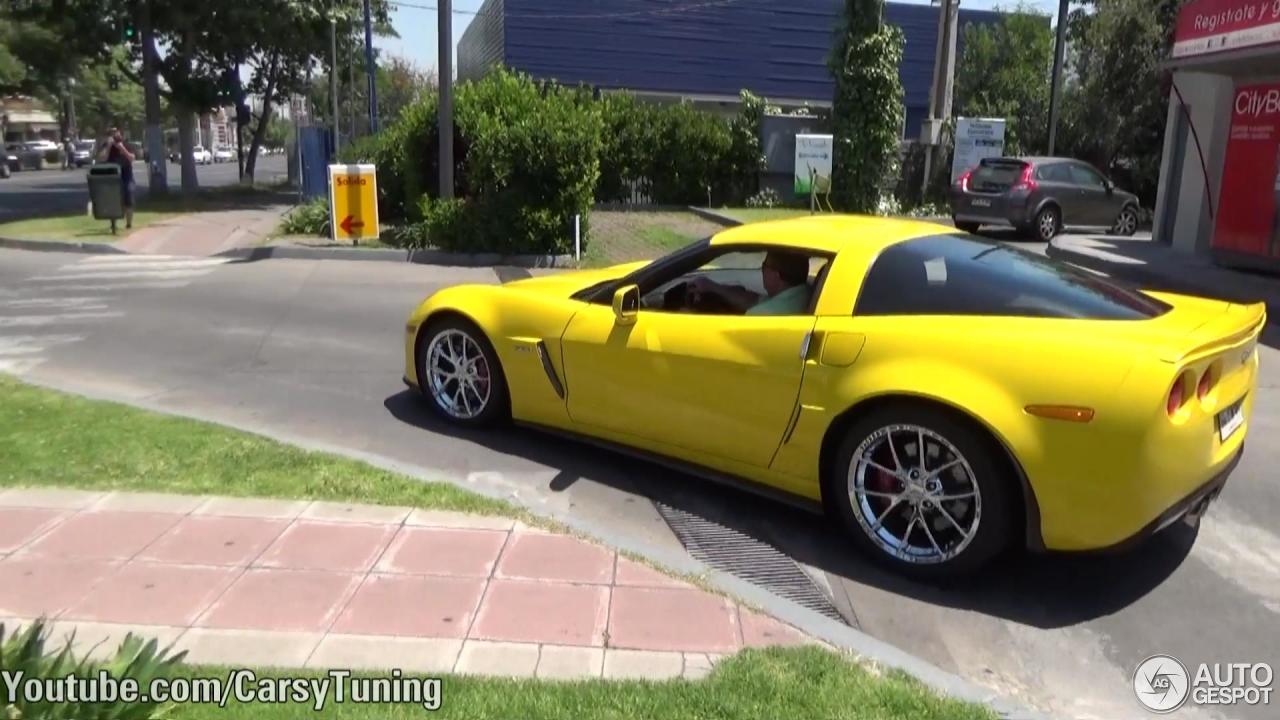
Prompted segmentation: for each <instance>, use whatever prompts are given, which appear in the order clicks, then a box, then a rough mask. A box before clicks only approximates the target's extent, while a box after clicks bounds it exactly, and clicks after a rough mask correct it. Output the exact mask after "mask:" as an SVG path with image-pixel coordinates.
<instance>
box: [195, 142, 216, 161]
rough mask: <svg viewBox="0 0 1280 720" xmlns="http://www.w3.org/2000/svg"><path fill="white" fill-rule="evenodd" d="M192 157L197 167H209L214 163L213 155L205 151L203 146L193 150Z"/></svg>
mask: <svg viewBox="0 0 1280 720" xmlns="http://www.w3.org/2000/svg"><path fill="white" fill-rule="evenodd" d="M191 157H192V158H193V159H194V160H195V161H196V164H197V165H208V164H210V163H212V162H213V153H211V152H209V151H208V150H205V149H204V146H203V145H197V146H195V147H194V148H192V149H191Z"/></svg>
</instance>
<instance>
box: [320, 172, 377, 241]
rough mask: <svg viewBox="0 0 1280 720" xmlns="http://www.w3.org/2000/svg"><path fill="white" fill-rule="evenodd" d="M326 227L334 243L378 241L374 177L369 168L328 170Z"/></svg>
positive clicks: (375, 183)
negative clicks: (339, 241)
mask: <svg viewBox="0 0 1280 720" xmlns="http://www.w3.org/2000/svg"><path fill="white" fill-rule="evenodd" d="M329 227H331V228H333V239H334V241H335V242H337V241H338V240H352V241H360V240H376V239H377V238H378V173H377V169H376V168H375V167H374V166H373V165H330V166H329Z"/></svg>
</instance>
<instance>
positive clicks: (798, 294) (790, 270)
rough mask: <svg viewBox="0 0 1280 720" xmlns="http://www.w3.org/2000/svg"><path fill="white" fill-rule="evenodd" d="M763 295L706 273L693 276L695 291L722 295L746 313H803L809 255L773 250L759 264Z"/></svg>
mask: <svg viewBox="0 0 1280 720" xmlns="http://www.w3.org/2000/svg"><path fill="white" fill-rule="evenodd" d="M760 275H761V279H762V280H763V281H764V291H765V293H766V294H767V295H766V296H765V297H761V296H760V295H758V294H756V293H754V292H751V291H750V290H748V289H746V288H744V287H740V286H737V285H724V284H721V283H718V282H716V281H714V280H712V279H710V278H708V277H706V276H705V275H699V276H698V277H696V278H694V279H693V281H692V283H691V285H692V288H693V290H694V292H696V293H707V294H711V295H717V296H719V297H721V298H723V299H724V300H725V301H726V302H727V303H729V304H730V305H732V306H733V308H734V309H735V310H736V311H738V312H741V313H744V314H746V315H803V314H804V313H805V310H806V309H807V308H808V307H809V257H808V256H807V255H804V254H803V253H797V252H787V251H785V250H772V251H770V252H769V253H767V254H766V255H765V256H764V262H763V263H761V264H760Z"/></svg>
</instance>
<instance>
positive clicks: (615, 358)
mask: <svg viewBox="0 0 1280 720" xmlns="http://www.w3.org/2000/svg"><path fill="white" fill-rule="evenodd" d="M760 255H761V256H763V252H761V253H760ZM744 264H745V265H748V266H749V265H750V264H751V261H750V260H748V261H747V262H746V263H744ZM755 265H756V267H755V268H754V270H753V271H754V272H755V273H759V272H760V269H759V261H758V260H756V261H755ZM744 269H746V270H747V272H751V271H752V270H751V269H750V268H744ZM641 289H642V291H644V290H649V289H650V288H644V287H642V288H641ZM810 308H812V303H810ZM814 322H815V317H814V314H813V313H812V311H807V312H805V313H804V314H797V315H785V316H780V315H778V316H752V315H736V314H695V313H687V312H674V311H667V310H662V309H653V308H647V307H642V308H640V309H639V311H638V312H637V313H636V315H635V318H634V321H633V322H632V323H631V324H621V323H619V321H618V318H617V316H616V315H615V313H614V311H613V308H612V307H610V306H607V305H591V306H588V307H586V308H584V309H583V310H581V311H580V312H579V313H578V314H577V315H576V316H575V317H574V318H573V320H572V321H571V322H570V323H569V327H568V328H567V329H566V331H565V334H564V336H563V338H562V348H563V353H564V367H565V376H566V378H567V384H568V391H567V393H566V394H567V402H568V409H569V415H570V417H571V419H572V421H573V422H574V424H575V425H579V426H582V428H583V430H584V431H586V432H588V433H590V432H591V431H592V430H593V429H599V430H606V431H611V432H613V433H617V434H620V435H622V436H623V438H622V440H623V441H625V442H629V443H630V444H635V445H639V446H641V447H645V448H646V449H654V450H657V451H660V452H668V453H669V452H672V449H676V450H684V451H688V452H692V453H698V454H702V455H710V456H714V457H717V458H721V459H727V460H730V461H734V462H739V463H745V464H749V465H753V466H757V467H766V466H768V464H769V462H770V460H771V459H772V457H773V454H774V452H775V451H776V450H777V448H778V445H779V443H780V442H781V439H782V436H783V434H784V433H785V431H786V427H787V425H788V423H789V422H790V421H791V417H792V414H793V412H794V410H795V407H796V402H797V398H798V395H799V391H800V383H801V379H802V375H803V372H804V359H803V356H804V351H805V350H807V346H808V343H809V341H810V338H811V334H812V331H813V327H814ZM653 443H657V444H660V445H662V446H666V447H665V448H663V447H652V444H653Z"/></svg>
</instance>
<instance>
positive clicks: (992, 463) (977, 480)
mask: <svg viewBox="0 0 1280 720" xmlns="http://www.w3.org/2000/svg"><path fill="white" fill-rule="evenodd" d="M902 425H909V426H915V427H919V428H925V429H926V430H927V431H929V432H930V433H931V434H932V435H933V436H936V437H940V438H942V439H943V440H945V442H946V443H949V444H950V445H951V447H952V448H953V449H954V450H955V451H956V452H957V454H958V456H959V457H961V458H963V459H964V461H965V462H966V463H967V464H968V466H969V468H970V470H971V471H972V475H971V476H970V477H971V478H972V481H971V485H970V486H976V488H977V498H978V500H979V501H980V502H979V503H974V504H973V505H970V506H967V507H966V506H963V505H961V504H960V502H962V501H959V500H955V501H952V502H951V503H950V504H949V505H948V507H949V509H950V511H955V512H959V513H960V514H959V515H958V516H957V515H954V513H953V517H956V518H957V520H958V522H959V524H961V525H965V526H967V527H969V528H971V529H972V525H971V522H972V520H973V518H974V517H977V519H978V520H977V529H976V530H972V531H971V533H970V534H971V536H972V537H971V539H970V540H969V541H968V543H967V544H964V545H961V541H960V540H959V539H956V536H958V533H953V530H952V529H951V528H952V527H953V526H952V525H951V524H950V523H949V522H948V521H946V520H945V518H944V517H943V515H942V514H940V513H939V512H938V511H931V518H932V520H933V522H931V523H930V525H931V526H932V527H933V529H932V530H930V531H929V532H930V533H935V532H936V533H937V535H935V536H934V538H935V539H934V540H931V541H930V542H934V541H936V542H938V543H939V546H940V547H942V548H943V549H944V550H947V551H950V550H951V549H952V548H955V547H956V545H961V548H960V550H959V552H958V554H956V555H955V556H954V557H951V558H948V559H945V560H940V561H933V562H920V561H911V560H906V559H903V558H901V557H899V556H898V555H896V554H894V553H893V552H892V551H891V550H890V549H889V548H887V547H884V546H883V545H881V544H880V542H881V541H878V540H875V539H873V538H872V535H871V529H870V527H871V526H872V524H871V522H870V520H868V519H866V516H865V514H864V511H863V510H862V509H861V508H859V507H855V506H854V502H855V501H854V500H853V498H851V497H850V492H849V489H850V481H849V478H850V463H851V462H852V461H853V458H854V455H855V453H856V452H857V451H858V450H859V448H860V446H863V445H864V443H874V442H875V438H876V437H877V436H881V435H882V434H883V432H884V430H885V429H886V428H888V427H890V426H902ZM910 434H911V433H909V432H906V433H905V434H904V432H903V431H899V433H898V434H897V435H895V436H894V438H895V439H894V444H895V447H901V454H900V455H899V457H900V458H901V459H903V464H904V465H907V464H908V463H909V460H908V458H909V457H910V455H911V453H910V452H909V451H910V448H911V447H913V446H918V445H919V442H918V440H917V441H915V442H911V441H909V440H907V437H906V436H907V435H910ZM931 442H932V447H930V444H931ZM925 445H926V447H929V449H930V451H931V450H933V449H937V450H938V451H939V455H938V456H937V457H941V456H942V455H943V454H946V457H947V458H951V455H950V454H949V453H950V450H947V449H943V447H942V445H941V444H940V443H938V442H937V441H936V439H934V437H926V440H925ZM1002 452H1003V450H1001V448H1000V447H999V446H998V445H996V444H995V441H994V440H993V439H992V438H990V436H988V435H987V434H986V433H985V432H983V431H982V430H980V429H979V428H977V427H975V426H974V425H973V424H971V423H970V422H967V421H965V420H963V419H960V418H957V417H956V416H955V415H953V414H952V413H951V412H950V411H946V410H942V409H939V408H934V407H931V406H928V405H924V404H919V403H912V402H901V403H894V404H892V405H885V406H882V407H880V408H878V409H876V410H874V411H872V412H871V413H869V414H867V415H866V416H865V417H862V418H860V419H858V420H856V421H855V422H854V423H853V424H852V425H851V426H849V427H848V428H847V429H846V430H845V435H844V438H843V439H842V440H841V443H840V445H839V449H838V451H837V453H836V459H835V462H834V463H832V464H831V467H830V471H829V476H828V477H827V478H826V482H825V483H824V484H823V487H824V494H825V496H826V500H827V504H828V506H829V507H831V509H832V510H833V511H834V514H835V515H836V516H837V517H838V518H839V519H840V521H841V523H842V524H843V525H844V527H845V529H846V530H847V531H848V532H849V534H851V535H852V536H853V539H854V542H855V543H856V544H857V545H858V546H859V547H860V548H861V549H862V550H863V552H865V553H866V554H867V555H868V556H869V557H871V558H872V559H873V560H874V561H875V562H877V563H879V564H880V565H882V566H885V567H887V568H889V569H890V570H892V571H893V572H895V573H898V574H901V575H906V576H908V577H912V578H916V579H920V580H931V581H939V580H947V579H953V578H960V577H964V576H967V575H972V574H973V573H975V572H977V571H978V570H980V569H982V568H983V567H984V566H986V565H987V564H988V563H989V562H991V560H993V559H994V558H995V557H996V556H998V555H1000V554H1001V553H1002V552H1003V551H1004V550H1005V549H1006V548H1007V547H1008V546H1009V544H1010V541H1011V540H1012V538H1013V528H1014V512H1015V508H1016V507H1017V505H1016V503H1015V496H1014V495H1013V493H1015V492H1017V485H1016V482H1015V480H1014V479H1013V478H1011V477H1009V471H1008V465H1007V463H1006V462H1004V459H1003V458H1002V457H1001V456H1000V453H1002ZM930 455H931V452H926V459H928V457H929V456H930ZM937 457H935V460H937ZM943 462H950V459H947V460H943ZM904 469H905V468H904ZM890 477H891V476H890ZM951 479H952V482H953V483H954V482H956V481H955V480H954V477H952V478H951ZM962 487H963V486H961V485H957V486H955V487H952V488H948V487H945V486H943V488H942V492H944V493H945V492H956V493H958V492H961V491H962V490H961V489H960V488H962ZM866 500H867V505H868V507H869V508H870V509H871V510H872V512H873V513H874V512H881V511H883V510H882V508H881V507H880V505H879V504H888V503H890V502H891V501H890V500H888V499H877V498H867V499H866ZM872 500H877V502H878V503H879V504H877V505H876V506H875V507H872ZM916 511H917V509H914V508H912V507H910V506H909V505H907V504H905V503H902V504H899V505H897V509H896V510H894V511H889V512H886V513H885V514H884V515H883V516H881V517H882V519H883V520H884V523H885V524H884V526H883V527H884V529H885V530H890V524H891V523H895V524H897V525H905V526H907V528H909V527H910V525H909V523H908V522H907V521H906V520H904V519H903V516H902V513H914V512H916ZM895 512H896V513H898V514H897V515H895V514H894V513H895ZM864 523H866V525H864ZM907 528H903V529H904V530H905V529H907ZM890 531H891V532H892V530H890ZM944 533H945V534H944ZM923 534H924V533H922V532H920V531H919V530H907V533H906V535H907V537H908V538H909V539H910V540H912V541H913V542H909V543H908V544H909V546H912V547H914V546H915V545H916V543H917V542H919V543H920V544H921V545H923V544H924V542H925V538H928V537H929V536H928V535H925V538H922V537H919V536H920V535H923ZM939 536H941V537H943V539H942V540H936V538H937V537H939ZM948 537H950V538H952V540H951V541H950V542H948V539H947V538H948Z"/></svg>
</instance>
